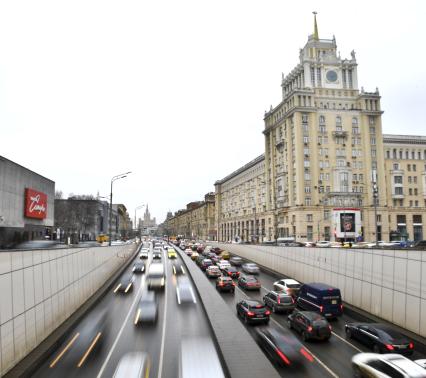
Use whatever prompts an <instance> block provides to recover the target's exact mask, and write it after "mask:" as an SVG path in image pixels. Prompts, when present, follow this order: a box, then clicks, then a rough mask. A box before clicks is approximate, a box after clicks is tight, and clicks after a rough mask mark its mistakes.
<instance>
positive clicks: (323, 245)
mask: <svg viewBox="0 0 426 378" xmlns="http://www.w3.org/2000/svg"><path fill="white" fill-rule="evenodd" d="M316 246H317V247H319V248H329V247H331V242H330V241H328V240H320V241H318V242H317V243H316Z"/></svg>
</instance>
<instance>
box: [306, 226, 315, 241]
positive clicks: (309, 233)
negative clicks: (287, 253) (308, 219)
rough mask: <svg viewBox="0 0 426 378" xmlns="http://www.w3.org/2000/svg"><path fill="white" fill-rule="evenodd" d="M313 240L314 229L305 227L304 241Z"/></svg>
mask: <svg viewBox="0 0 426 378" xmlns="http://www.w3.org/2000/svg"><path fill="white" fill-rule="evenodd" d="M313 238H314V228H313V226H307V227H306V239H308V241H312V240H313Z"/></svg>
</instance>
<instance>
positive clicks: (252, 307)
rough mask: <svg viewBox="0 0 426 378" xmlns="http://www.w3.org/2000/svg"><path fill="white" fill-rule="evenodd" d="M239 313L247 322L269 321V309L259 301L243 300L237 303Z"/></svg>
mask: <svg viewBox="0 0 426 378" xmlns="http://www.w3.org/2000/svg"><path fill="white" fill-rule="evenodd" d="M236 307H237V315H238V316H239V317H241V318H242V319H243V320H244V322H246V323H266V324H268V323H269V315H271V311H269V310H268V309H267V308H266V307H265V305H264V304H263V303H260V302H259V301H252V300H243V301H240V302H238V303H237V306H236Z"/></svg>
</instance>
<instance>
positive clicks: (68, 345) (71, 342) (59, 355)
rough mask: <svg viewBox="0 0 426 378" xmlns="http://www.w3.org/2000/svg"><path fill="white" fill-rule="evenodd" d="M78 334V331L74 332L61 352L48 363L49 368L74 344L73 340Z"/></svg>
mask: <svg viewBox="0 0 426 378" xmlns="http://www.w3.org/2000/svg"><path fill="white" fill-rule="evenodd" d="M78 336H80V333H78V332H77V333H76V334H75V335H74V337H73V338H72V339H71V340H70V342H69V343H68V344H67V345H66V347H65V348H64V349H63V351H62V352H61V353H59V354H58V356H57V357H56V358H55V359H54V360H53V361H52V363H51V364H50V366H49V367H50V368H53V367H54V366H55V365H56V363H57V362H58V361H59V360H60V359H61V357H62V356H63V355H64V354H65V352H66V351H67V350H68V349H69V348H71V345H72V344H74V341H75V340H76V339H77V337H78Z"/></svg>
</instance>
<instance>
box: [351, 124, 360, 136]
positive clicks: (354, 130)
mask: <svg viewBox="0 0 426 378" xmlns="http://www.w3.org/2000/svg"><path fill="white" fill-rule="evenodd" d="M352 134H355V135H356V134H359V127H358V125H356V126H354V125H352Z"/></svg>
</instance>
